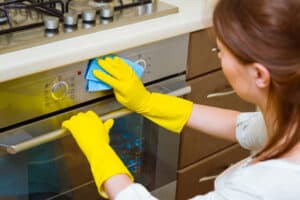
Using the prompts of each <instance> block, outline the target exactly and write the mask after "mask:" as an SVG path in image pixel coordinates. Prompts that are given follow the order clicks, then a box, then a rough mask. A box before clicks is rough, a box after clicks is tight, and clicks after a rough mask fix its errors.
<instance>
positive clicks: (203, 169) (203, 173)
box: [176, 144, 249, 200]
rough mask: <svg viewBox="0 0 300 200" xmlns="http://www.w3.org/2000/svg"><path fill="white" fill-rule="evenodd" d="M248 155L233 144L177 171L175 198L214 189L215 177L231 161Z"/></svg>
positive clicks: (180, 199)
mask: <svg viewBox="0 0 300 200" xmlns="http://www.w3.org/2000/svg"><path fill="white" fill-rule="evenodd" d="M247 156H249V151H247V150H244V149H242V148H241V147H240V146H239V145H237V144H235V145H233V146H230V147H228V148H227V149H225V150H223V151H221V152H218V153H216V154H214V155H213V156H210V157H208V158H205V159H203V160H202V161H200V162H198V163H195V164H193V165H190V166H189V167H186V168H184V169H182V170H179V171H178V178H177V189H176V200H186V199H188V198H191V197H193V196H195V195H197V194H205V193H207V192H209V191H212V190H213V189H214V179H215V177H216V176H217V175H218V174H220V173H221V172H222V171H224V170H225V169H226V168H228V167H229V166H230V165H232V164H233V163H236V162H238V161H239V160H242V159H243V158H245V157H247Z"/></svg>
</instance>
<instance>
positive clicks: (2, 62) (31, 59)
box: [0, 0, 217, 82]
mask: <svg viewBox="0 0 300 200" xmlns="http://www.w3.org/2000/svg"><path fill="white" fill-rule="evenodd" d="M163 1H164V2H166V3H169V4H172V5H175V6H177V7H178V8H179V12H178V13H176V14H171V15H167V16H164V17H159V18H155V19H150V20H146V21H143V22H138V23H134V24H130V25H124V26H120V27H117V28H113V29H108V30H103V31H99V32H96V33H91V34H87V35H83V36H78V37H74V38H70V39H66V40H63V41H57V42H52V43H48V44H45V45H40V46H36V47H32V48H27V49H22V50H18V51H13V52H9V53H4V54H1V55H0V82H4V81H8V80H11V79H15V78H19V77H22V76H26V75H29V74H33V73H37V72H41V71H46V70H49V69H54V68H58V67H62V66H64V65H67V64H71V63H75V62H78V61H82V60H87V59H90V58H93V57H97V56H101V55H105V54H108V53H113V52H118V51H121V50H125V49H129V48H132V47H136V46H140V45H143V44H147V43H151V42H155V41H159V40H163V39H166V38H170V37H174V36H177V35H181V34H184V33H189V32H193V31H196V30H200V29H204V28H207V27H209V26H211V15H212V10H213V5H214V4H215V2H216V1H217V0H163Z"/></svg>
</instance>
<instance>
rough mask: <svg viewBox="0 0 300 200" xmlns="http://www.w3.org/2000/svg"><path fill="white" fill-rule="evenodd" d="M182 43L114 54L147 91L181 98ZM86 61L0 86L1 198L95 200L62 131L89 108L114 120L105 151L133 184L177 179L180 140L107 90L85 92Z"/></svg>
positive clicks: (84, 165)
mask: <svg viewBox="0 0 300 200" xmlns="http://www.w3.org/2000/svg"><path fill="white" fill-rule="evenodd" d="M188 40H189V37H188V35H187V34H185V35H180V36H177V37H174V38H169V39H166V40H163V41H159V42H155V43H151V44H147V45H144V46H140V47H135V48H132V49H128V50H125V51H121V52H115V54H117V55H119V56H123V57H126V58H129V59H131V60H133V61H134V62H136V63H139V64H140V65H142V66H143V67H144V74H143V76H142V81H143V82H144V84H145V86H146V87H147V88H148V89H149V90H150V91H155V92H160V93H165V94H170V95H174V96H183V95H185V94H188V93H189V92H190V87H189V86H188V85H187V83H186V81H185V70H186V63H187V52H188ZM99 56H103V55H99ZM88 62H89V61H88V60H85V61H81V62H78V63H73V64H69V65H66V66H60V67H57V68H55V69H52V70H49V71H43V72H39V73H36V74H32V75H29V76H25V77H21V78H18V79H14V80H10V81H6V82H3V83H0V114H1V117H0V147H1V150H0V177H1V179H0V199H1V200H2V199H3V200H4V199H5V200H10V199H12V200H36V199H39V200H40V199H48V200H50V199H55V200H61V199H72V200H76V199H78V200H79V199H89V200H92V199H100V197H99V195H98V193H97V189H96V186H95V184H94V181H93V177H92V175H91V172H90V168H89V164H88V162H87V160H86V158H85V157H84V155H83V154H82V152H81V151H80V149H79V147H78V146H77V144H76V142H75V140H74V139H73V137H72V136H71V135H70V134H69V133H68V132H67V131H66V130H65V129H62V128H61V123H62V122H63V121H64V120H66V119H68V118H70V116H72V115H74V114H76V113H78V112H82V111H87V110H93V111H95V112H96V113H97V114H98V115H99V117H100V118H101V119H102V120H107V119H109V118H114V119H115V124H114V126H113V128H112V129H111V134H110V138H111V145H112V146H113V148H114V149H115V150H116V152H117V154H118V155H119V156H120V158H121V159H122V161H123V162H124V163H125V165H126V166H127V167H128V168H129V170H130V171H131V173H132V174H133V176H134V177H135V180H136V182H139V183H142V184H143V185H145V186H146V187H147V188H148V189H149V190H150V191H153V190H156V189H158V188H161V187H163V186H164V185H166V184H168V183H170V182H172V181H174V180H175V179H176V169H177V156H178V147H179V146H178V145H179V136H178V135H177V134H174V133H170V132H168V131H167V130H165V129H163V128H160V127H159V126H157V125H156V124H154V123H152V122H151V121H149V120H147V119H145V118H143V117H142V116H141V115H138V114H135V113H132V112H131V111H130V110H127V109H126V108H124V107H122V106H121V105H120V104H118V102H117V101H116V100H115V98H114V95H113V93H112V91H111V90H110V91H104V92H87V91H86V90H85V80H84V72H85V69H86V67H87V64H88ZM132 92H134V91H132ZM87 137H88V134H87Z"/></svg>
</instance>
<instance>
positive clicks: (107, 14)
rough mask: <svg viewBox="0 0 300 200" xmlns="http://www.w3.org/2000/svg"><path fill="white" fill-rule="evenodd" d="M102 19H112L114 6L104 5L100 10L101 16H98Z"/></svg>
mask: <svg viewBox="0 0 300 200" xmlns="http://www.w3.org/2000/svg"><path fill="white" fill-rule="evenodd" d="M100 16H101V18H102V19H110V18H113V16H114V6H113V5H111V4H108V5H104V6H103V7H102V8H101V14H100Z"/></svg>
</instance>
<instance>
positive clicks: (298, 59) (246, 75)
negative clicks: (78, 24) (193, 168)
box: [63, 0, 300, 200]
mask: <svg viewBox="0 0 300 200" xmlns="http://www.w3.org/2000/svg"><path fill="white" fill-rule="evenodd" d="M299 21H300V1H298V0H252V1H249V0H220V1H219V2H218V4H217V6H216V8H215V11H214V16H213V23H214V28H215V32H216V35H217V45H218V49H219V52H218V56H219V58H220V60H221V65H222V69H223V71H224V74H225V76H226V77H227V79H228V81H229V82H230V84H231V85H232V87H233V89H234V90H235V92H236V93H237V94H238V95H239V96H240V97H242V98H243V99H244V100H246V101H249V102H251V103H254V104H256V105H257V106H258V107H259V108H260V110H261V113H262V115H261V114H260V113H239V112H236V111H231V110H224V109H218V108H213V107H208V106H203V105H196V104H192V103H191V102H189V101H187V100H184V99H180V98H176V97H170V96H167V95H162V94H156V93H150V92H148V91H147V90H146V89H145V88H144V87H143V85H142V83H141V82H140V81H139V80H138V78H137V77H136V76H135V75H134V73H133V72H132V70H130V68H129V67H128V66H127V65H126V64H125V63H124V62H122V60H120V59H119V58H115V59H106V60H99V64H100V65H101V66H102V67H103V68H104V69H105V70H106V71H107V72H108V73H109V74H110V75H105V74H103V73H101V72H99V71H95V72H94V74H95V76H96V77H98V78H99V79H101V80H103V81H104V82H106V83H108V84H109V85H111V86H112V88H113V89H114V93H115V95H116V98H117V100H118V101H119V102H120V103H121V104H123V105H124V106H126V107H128V108H129V109H131V110H133V111H135V112H137V113H140V114H142V115H144V116H145V117H147V118H149V119H150V120H152V121H154V122H155V123H157V124H159V125H161V126H163V127H165V128H167V129H169V130H171V131H174V132H177V133H179V132H180V131H181V129H182V127H183V126H189V127H193V128H195V129H198V130H201V131H203V132H206V133H208V134H211V135H214V136H216V137H220V138H224V139H228V140H232V141H237V142H239V143H240V144H241V145H242V146H243V147H245V148H248V149H250V150H253V152H254V153H253V155H252V156H251V157H250V158H248V159H245V160H243V161H241V162H239V163H237V164H236V165H234V166H232V167H230V168H229V169H228V170H226V171H225V172H224V173H223V174H222V175H220V176H219V177H218V178H217V179H216V183H215V190H214V191H212V192H210V193H208V194H206V195H199V196H196V197H194V198H193V199H194V200H208V199H209V200H225V199H226V200H241V199H242V200H260V199H264V200H282V199H287V200H296V199H297V200H298V199H299V198H300V190H299V189H298V186H299V185H300V37H299V32H300V23H299ZM132 91H134V92H132ZM136 91H137V92H136ZM263 119H264V120H263ZM264 121H265V125H266V126H264ZM63 126H64V127H65V128H68V129H70V130H71V132H72V134H73V136H74V137H75V139H76V141H77V142H78V144H79V145H80V147H81V148H82V150H83V151H84V153H85V154H86V156H87V158H88V159H89V161H90V164H91V168H92V171H93V174H94V177H95V180H96V184H97V186H98V188H99V192H100V194H102V195H104V196H106V195H107V196H108V197H109V198H111V199H131V200H132V199H155V198H154V197H153V196H151V195H150V193H149V192H147V191H146V189H145V188H144V187H143V186H142V185H139V184H136V183H133V178H132V176H131V175H130V173H129V172H128V171H127V170H126V168H125V167H124V165H122V163H121V162H120V161H119V160H118V159H117V156H116V155H115V154H114V153H113V151H112V150H111V148H110V147H109V145H108V140H109V138H108V135H107V133H108V131H109V129H110V127H111V126H112V121H111V120H109V121H107V122H105V123H104V124H102V122H101V121H100V120H99V119H98V117H97V116H96V115H95V114H94V113H92V112H88V113H85V114H83V113H81V114H79V115H77V116H75V117H73V118H72V119H71V120H69V121H66V122H64V124H63ZM265 128H266V129H265ZM83 132H91V133H93V134H92V136H93V137H92V136H91V137H92V138H98V139H97V140H95V139H94V140H93V141H88V140H86V138H84V136H82V135H84V134H83ZM99 141H100V142H99ZM100 144H101V145H102V146H105V148H103V147H101V148H100V147H98V146H99V145H100ZM103 149H104V150H103ZM105 151H107V152H109V153H107V154H104V153H103V152H105ZM109 156H110V157H109ZM99 157H101V158H99ZM111 158H113V159H111ZM110 159H111V160H112V161H113V162H116V164H115V165H114V166H115V167H113V168H114V169H112V168H111V166H112V165H111V164H112V163H111V162H110V163H109V164H108V165H106V166H103V164H102V165H101V164H99V163H104V162H105V161H107V160H110ZM100 165H101V167H99V166H100ZM116 166H118V167H116ZM108 169H109V170H108ZM100 170H102V171H100ZM258 179H259V180H258Z"/></svg>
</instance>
